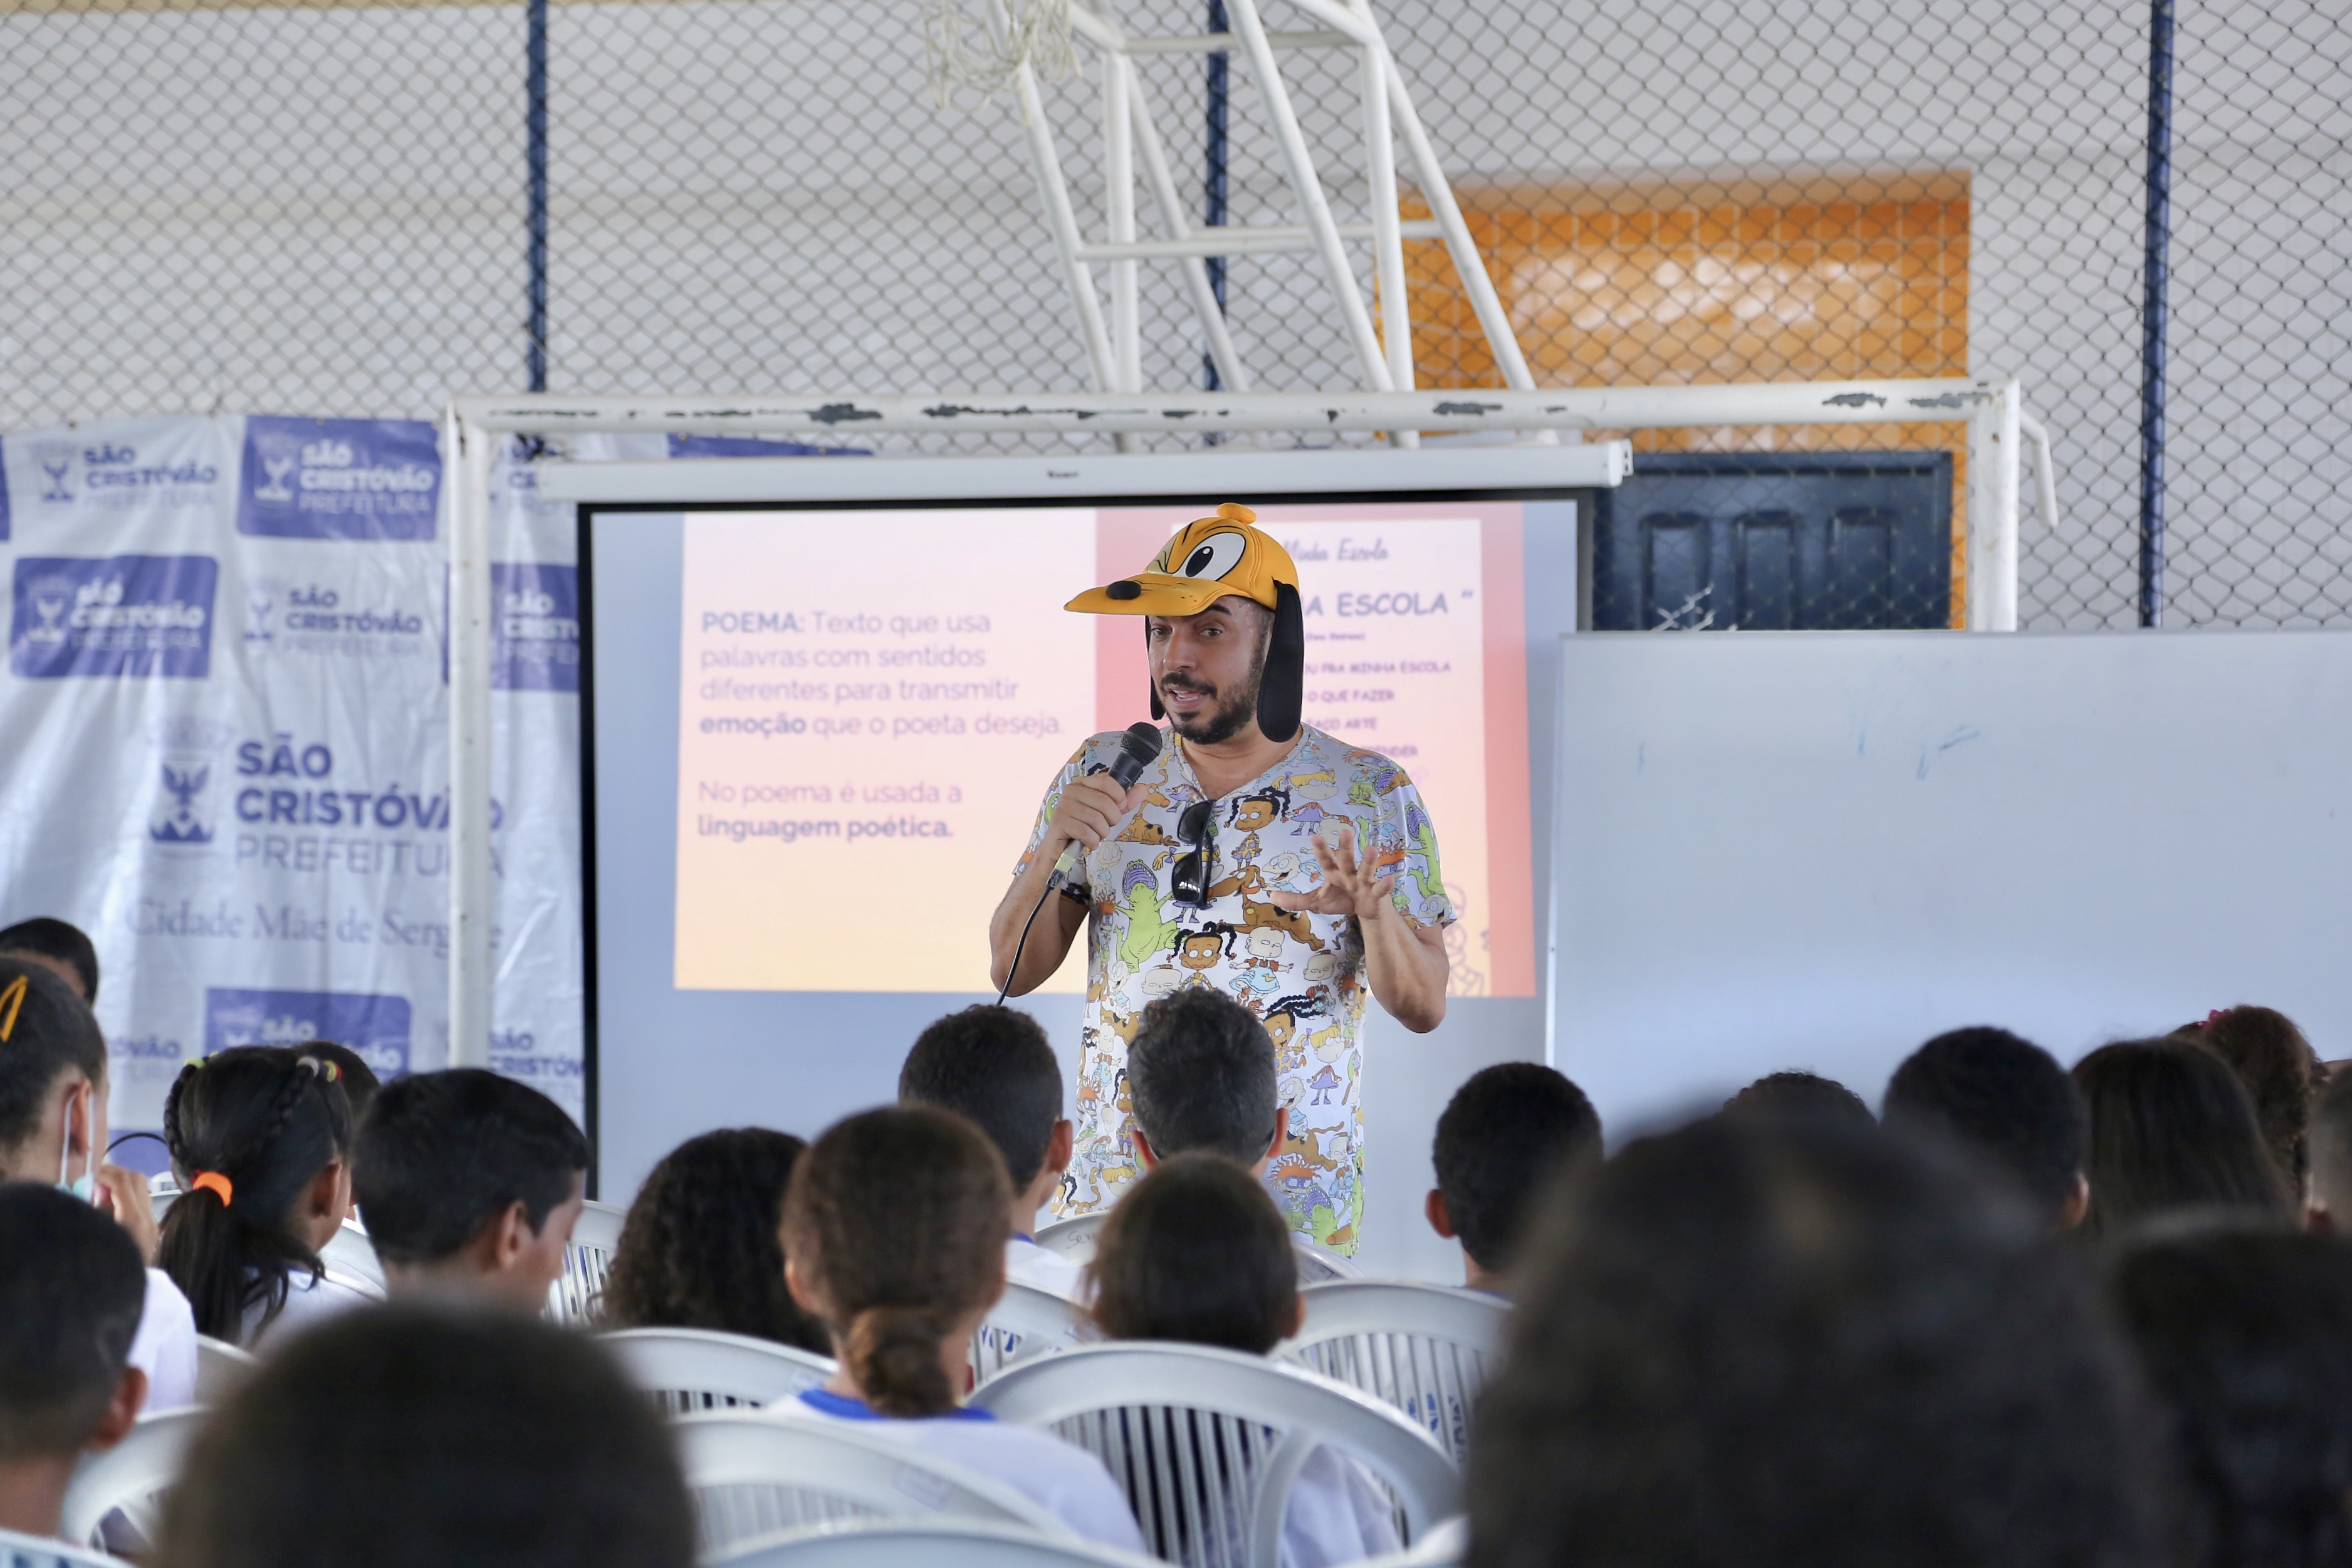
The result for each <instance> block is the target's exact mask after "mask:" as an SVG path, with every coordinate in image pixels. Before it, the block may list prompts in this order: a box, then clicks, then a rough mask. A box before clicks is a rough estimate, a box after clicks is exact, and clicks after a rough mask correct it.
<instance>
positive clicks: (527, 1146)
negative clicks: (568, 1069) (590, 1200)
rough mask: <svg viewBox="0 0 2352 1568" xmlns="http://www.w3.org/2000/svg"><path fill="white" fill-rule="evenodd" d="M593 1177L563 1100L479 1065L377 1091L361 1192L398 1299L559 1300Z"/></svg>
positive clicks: (357, 1176)
mask: <svg viewBox="0 0 2352 1568" xmlns="http://www.w3.org/2000/svg"><path fill="white" fill-rule="evenodd" d="M587 1176H588V1141H587V1139H585V1138H583V1137H582V1136H581V1134H580V1129H579V1128H577V1127H575V1126H573V1125H572V1118H570V1117H569V1116H566V1115H565V1114H564V1113H563V1111H562V1108H561V1107H559V1106H558V1105H557V1104H556V1103H555V1101H553V1100H550V1099H548V1098H547V1096H545V1095H543V1094H541V1093H540V1092H539V1091H538V1090H537V1089H529V1088H526V1087H525V1086H523V1085H521V1084H519V1083H517V1082H515V1081H514V1080H513V1079H505V1078H500V1077H499V1075H498V1074H496V1073H494V1072H487V1071H484V1070H483V1069H481V1068H452V1069H450V1070H449V1071H447V1072H435V1073H421V1074H418V1075H417V1076H415V1077H414V1078H404V1079H399V1080H398V1081H396V1082H394V1083H388V1084H386V1085H384V1086H383V1089H379V1090H377V1092H376V1097H375V1103H374V1104H373V1105H372V1106H370V1107H369V1108H368V1116H367V1121H365V1122H364V1123H363V1124H362V1126H361V1128H360V1137H359V1148H358V1151H357V1152H356V1154H355V1155H354V1157H353V1159H352V1194H353V1195H354V1196H356V1197H357V1198H358V1199H359V1207H360V1220H361V1223H362V1224H364V1225H365V1226H367V1232H368V1240H369V1241H370V1242H371V1243H373V1245H374V1247H375V1255H376V1258H378V1260H379V1261H381V1262H382V1263H383V1278H384V1284H385V1286H386V1287H387V1288H388V1289H390V1290H391V1291H392V1293H393V1294H394V1295H395V1296H397V1295H401V1294H404V1293H411V1292H438V1291H454V1292H457V1293H460V1294H467V1295H478V1296H483V1297H487V1298H488V1299H491V1300H498V1301H502V1302H504V1303H506V1304H507V1305H509V1306H511V1307H516V1308H519V1309H520V1310H524V1311H527V1312H537V1311H539V1310H541V1309H542V1308H544V1307H545V1306H546V1305H547V1292H548V1288H549V1287H550V1286H551V1285H553V1284H554V1283H555V1281H556V1280H557V1279H561V1278H562V1274H563V1248H564V1246H565V1244H567V1243H568V1242H570V1241H571V1239H572V1226H573V1225H574V1224H575V1223H577V1222H578V1220H579V1218H580V1207H581V1204H582V1201H583V1194H584V1193H585V1191H586V1182H587Z"/></svg>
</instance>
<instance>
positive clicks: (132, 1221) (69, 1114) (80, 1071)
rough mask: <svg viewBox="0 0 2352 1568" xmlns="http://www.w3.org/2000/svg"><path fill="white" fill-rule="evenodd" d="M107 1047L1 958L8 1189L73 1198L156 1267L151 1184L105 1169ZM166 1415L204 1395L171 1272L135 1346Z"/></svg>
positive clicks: (161, 1279)
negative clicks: (57, 1191) (30, 1186)
mask: <svg viewBox="0 0 2352 1568" xmlns="http://www.w3.org/2000/svg"><path fill="white" fill-rule="evenodd" d="M107 1089H108V1085H107V1079H106V1038H105V1037H104V1036H103V1035H101V1034H100V1032H99V1027H98V1019H97V1018H96V1017H95V1016H92V1015H91V1013H90V1010H89V1007H88V1006H86V1005H84V1004H83V1003H82V1001H81V999H80V998H79V997H78V996H76V995H75V994H73V992H72V990H71V989H70V988H69V987H68V986H67V984H66V983H65V982H64V981H62V980H59V979H58V977H57V975H56V974H55V973H52V972H51V971H50V970H49V969H47V967H45V966H43V965H40V964H37V963H28V962H26V961H24V960H22V959H14V958H0V1181H8V1182H42V1183H51V1184H56V1185H58V1186H60V1187H63V1188H65V1189H66V1190H67V1191H68V1192H70V1193H72V1194H74V1195H75V1196H77V1197H79V1198H80V1199H82V1200H83V1201H84V1202H86V1203H93V1204H95V1205H97V1206H98V1208H99V1210H100V1213H102V1214H106V1215H110V1216H111V1217H112V1218H113V1219H114V1220H115V1221H116V1222H117V1223H119V1224H120V1225H121V1226H122V1228H123V1229H124V1230H125V1231H127V1232H128V1233H129V1234H130V1237H131V1241H132V1242H133V1243H134V1244H135V1245H136V1246H137V1247H138V1249H139V1251H140V1253H141V1255H142V1257H143V1258H146V1259H147V1260H148V1262H149V1263H151V1264H152V1262H153V1260H154V1256H155V1247H156V1245H157V1236H156V1226H155V1210H154V1205H152V1203H151V1202H149V1200H148V1196H147V1178H146V1177H144V1176H142V1175H140V1174H139V1173H137V1172H135V1171H126V1170H124V1169H122V1168H121V1166H119V1165H110V1164H107V1163H104V1154H103V1151H104V1150H105V1148H106V1100H107ZM131 1365H133V1366H135V1367H137V1368H138V1369H139V1370H140V1371H141V1372H142V1373H146V1376H147V1403H148V1405H150V1406H152V1408H154V1409H157V1410H167V1409H170V1408H171V1407H172V1406H173V1405H186V1404H189V1403H191V1402H192V1401H194V1398H195V1395H196V1320H195V1315H194V1313H193V1312H192V1311H191V1310H189V1307H188V1300H187V1298H186V1297H184V1296H183V1295H181V1294H180V1288H179V1287H178V1286H176V1285H174V1284H173V1283H172V1278H171V1276H170V1275H168V1274H165V1273H164V1272H163V1270H162V1269H160V1268H152V1267H151V1268H148V1270H147V1306H146V1310H144V1311H143V1312H142V1314H141V1316H140V1319H139V1333H138V1337H137V1338H136V1339H134V1340H132V1341H131Z"/></svg>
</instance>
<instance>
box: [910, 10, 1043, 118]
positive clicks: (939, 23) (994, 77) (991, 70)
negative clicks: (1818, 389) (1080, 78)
mask: <svg viewBox="0 0 2352 1568" xmlns="http://www.w3.org/2000/svg"><path fill="white" fill-rule="evenodd" d="M981 8H982V11H983V12H984V15H982V16H971V15H970V14H969V13H968V12H967V9H966V6H965V4H964V0H923V46H924V53H925V55H926V56H927V57H928V58H929V66H930V70H929V78H930V87H931V101H932V102H933V103H935V104H937V105H938V106H939V107H940V108H941V109H969V108H973V107H976V106H977V104H978V103H979V102H981V101H984V100H987V99H990V98H992V97H994V96H995V95H996V94H998V93H1000V92H1002V91H1003V90H1004V89H1006V88H1009V87H1011V86H1012V85H1013V78H1014V77H1015V76H1016V75H1017V74H1018V73H1019V72H1020V69H1021V68H1022V67H1023V66H1024V65H1026V66H1028V67H1029V68H1030V69H1031V70H1033V71H1034V72H1036V73H1037V78H1038V79H1039V80H1040V81H1060V80H1063V79H1066V78H1069V77H1072V76H1076V74H1077V69H1078V62H1077V58H1076V55H1075V54H1074V53H1073V52H1072V50H1071V48H1070V0H981Z"/></svg>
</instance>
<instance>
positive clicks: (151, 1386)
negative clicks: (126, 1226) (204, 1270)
mask: <svg viewBox="0 0 2352 1568" xmlns="http://www.w3.org/2000/svg"><path fill="white" fill-rule="evenodd" d="M131 1365H132V1366H135V1367H137V1368H138V1369H139V1370H140V1371H142V1372H143V1373H146V1374H147V1403H146V1404H144V1405H141V1406H140V1407H139V1413H140V1414H141V1415H145V1414H146V1413H147V1412H148V1411H150V1410H170V1409H173V1408H175V1407H177V1406H179V1405H194V1403H195V1402H196V1311H195V1309H194V1308H193V1307H191V1306H189V1305H188V1299H187V1297H185V1296H184V1295H182V1294H181V1293H180V1288H179V1287H178V1286H177V1285H174V1284H173V1283H172V1277H171V1276H170V1275H169V1274H166V1273H164V1272H163V1270H162V1269H160V1268H150V1269H149V1270H147V1300H146V1301H145V1303H144V1304H143V1305H142V1306H141V1308H140V1309H139V1331H138V1332H137V1333H135V1334H133V1335H131Z"/></svg>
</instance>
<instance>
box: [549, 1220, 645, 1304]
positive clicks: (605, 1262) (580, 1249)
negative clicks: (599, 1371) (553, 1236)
mask: <svg viewBox="0 0 2352 1568" xmlns="http://www.w3.org/2000/svg"><path fill="white" fill-rule="evenodd" d="M628 1217H629V1211H628V1210H626V1209H625V1208H623V1207H621V1206H620V1205H618V1204H600V1203H598V1202H597V1201H596V1200H595V1199H594V1198H590V1199H589V1200H588V1201H587V1202H586V1203H584V1204H583V1205H580V1218H579V1220H578V1222H577V1223H576V1224H574V1225H573V1226H572V1239H571V1241H570V1242H569V1243H567V1244H566V1245H565V1247H564V1248H563V1274H562V1278H561V1279H557V1280H556V1282H555V1283H554V1284H552V1285H551V1286H549V1287H548V1288H547V1316H548V1317H549V1318H550V1319H551V1320H552V1321H556V1322H559V1323H587V1322H593V1321H594V1320H595V1317H596V1309H597V1307H598V1305H599V1304H600V1303H601V1302H602V1301H603V1300H604V1272H605V1270H606V1269H608V1268H612V1266H613V1254H614V1252H616V1251H618V1250H619V1249H620V1246H621V1226H622V1224H623V1223H624V1222H625V1221H626V1220H627V1219H628Z"/></svg>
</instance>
